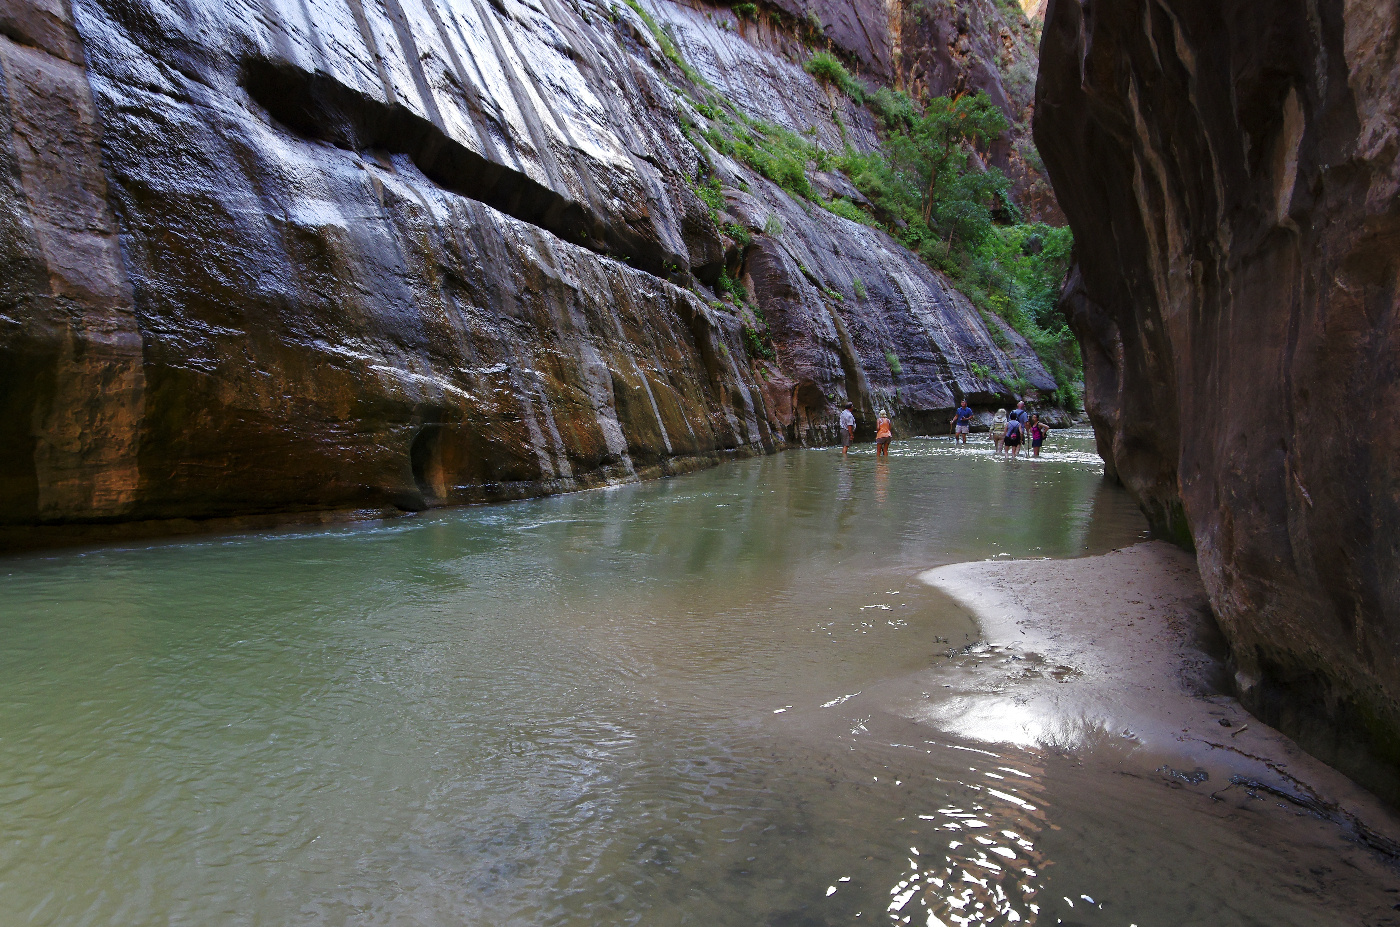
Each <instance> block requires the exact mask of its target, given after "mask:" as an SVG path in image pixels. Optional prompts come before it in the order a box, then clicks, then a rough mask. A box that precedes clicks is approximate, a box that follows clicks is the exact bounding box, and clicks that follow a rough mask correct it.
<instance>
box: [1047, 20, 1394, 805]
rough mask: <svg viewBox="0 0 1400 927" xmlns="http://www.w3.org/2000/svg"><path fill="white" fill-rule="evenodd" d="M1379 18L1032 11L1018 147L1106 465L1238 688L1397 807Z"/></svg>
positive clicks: (1383, 36)
mask: <svg viewBox="0 0 1400 927" xmlns="http://www.w3.org/2000/svg"><path fill="white" fill-rule="evenodd" d="M1398 36H1400V13H1397V10H1396V7H1395V5H1394V4H1389V3H1378V2H1364V0H1359V2H1346V3H1343V2H1326V3H1320V4H1307V3H1302V2H1280V3H1274V4H1269V5H1268V6H1267V7H1264V6H1257V7H1256V6H1249V5H1238V4H1237V5H1221V4H1218V3H1210V2H1193V0H1172V2H1165V3H1157V4H1148V3H1141V2H1124V3H1114V4H1103V3H1100V4H1093V5H1092V7H1091V6H1089V5H1087V4H1080V3H1078V2H1069V0H1059V2H1052V3H1051V4H1050V6H1049V10H1048V14H1047V22H1046V26H1045V35H1044V40H1043V43H1042V54H1043V57H1042V65H1041V74H1040V83H1039V88H1038V92H1037V103H1036V126H1035V132H1036V139H1037V141H1038V143H1039V146H1040V150H1041V153H1042V155H1043V156H1044V159H1045V162H1046V164H1047V165H1048V167H1049V170H1050V174H1051V176H1052V178H1053V179H1054V183H1055V191H1056V194H1057V196H1058V198H1059V202H1060V204H1061V205H1062V206H1063V208H1064V210H1065V212H1066V214H1067V216H1068V217H1069V220H1070V224H1071V226H1072V227H1073V229H1074V232H1075V238H1076V252H1077V255H1078V259H1079V266H1078V268H1077V269H1076V270H1075V271H1074V273H1073V275H1072V278H1071V280H1070V283H1069V285H1068V286H1067V288H1066V291H1065V294H1064V299H1065V301H1066V305H1067V308H1068V310H1069V313H1070V315H1071V318H1072V324H1073V326H1074V328H1075V330H1076V332H1077V334H1078V335H1079V337H1080V339H1081V343H1082V345H1083V350H1084V360H1085V368H1086V370H1085V373H1086V385H1087V405H1088V409H1089V412H1090V415H1091V417H1092V419H1093V422H1094V425H1095V430H1096V432H1097V433H1098V436H1099V446H1100V450H1101V452H1102V453H1103V456H1104V458H1105V460H1106V461H1108V464H1109V467H1110V469H1111V470H1112V471H1113V472H1114V473H1116V474H1117V476H1118V477H1119V478H1121V479H1122V481H1123V482H1124V484H1125V485H1126V486H1127V487H1128V488H1129V489H1130V490H1131V491H1132V492H1133V493H1134V495H1135V496H1136V497H1137V498H1138V499H1139V501H1140V502H1141V504H1142V505H1143V508H1144V509H1145V510H1146V511H1147V512H1148V514H1149V517H1150V518H1151V519H1152V521H1153V522H1154V523H1155V524H1156V526H1157V527H1158V529H1159V530H1161V531H1163V532H1165V533H1168V534H1171V535H1174V536H1176V537H1178V538H1180V539H1182V540H1188V541H1190V542H1191V543H1193V544H1194V546H1195V548H1196V551H1197V559H1198V562H1199V565H1200V569H1201V574H1202V577H1203V579H1204V581H1205V587H1206V590H1207V592H1208V593H1209V596H1210V600H1211V605H1212V607H1213V609H1214V611H1215V614H1216V615H1217V616H1218V618H1219V619H1220V622H1221V625H1222V628H1223V629H1224V631H1225V633H1226V635H1227V636H1228V638H1229V640H1230V644H1231V650H1232V654H1233V658H1234V660H1235V662H1236V665H1237V669H1238V674H1237V681H1238V683H1239V687H1240V691H1241V695H1242V698H1243V700H1244V701H1245V703H1246V704H1247V705H1248V706H1249V707H1250V708H1251V710H1253V711H1255V712H1256V713H1257V714H1259V715H1260V716H1261V717H1263V718H1264V719H1265V720H1266V721H1268V722H1269V723H1270V724H1272V725H1274V726H1276V727H1278V728H1280V729H1282V730H1284V731H1286V732H1288V733H1290V734H1292V735H1294V736H1295V737H1296V738H1297V739H1298V741H1299V742H1300V743H1301V744H1302V745H1304V746H1305V747H1306V748H1307V749H1308V750H1310V751H1312V752H1313V753H1314V754H1316V755H1317V756H1319V757H1321V758H1323V759H1326V760H1327V761H1329V762H1332V763H1335V764H1336V765H1338V766H1339V767H1340V768H1342V769H1344V770H1346V771H1348V772H1349V773H1351V774H1352V775H1354V776H1355V777H1356V778H1357V779H1358V780H1359V781H1361V782H1363V783H1365V784H1367V785H1368V786H1370V787H1371V788H1373V789H1375V790H1376V791H1377V792H1378V793H1379V794H1381V795H1382V796H1385V797H1387V798H1388V799H1390V800H1391V801H1397V800H1400V595H1397V591H1400V590H1398V589H1397V582H1398V580H1397V575H1400V574H1397V567H1400V547H1397V538H1400V496H1397V493H1396V487H1397V486H1400V474H1397V471H1396V460H1397V459H1400V453H1398V452H1400V433H1397V431H1396V429H1395V428H1394V426H1393V424H1392V423H1391V422H1390V419H1391V418H1392V414H1391V409H1393V407H1394V406H1395V403H1396V399H1397V383H1398V382H1400V381H1398V380H1397V378H1396V376H1395V364H1396V358H1397V357H1398V356H1400V342H1397V329H1396V318H1397V309H1400V302H1397V289H1396V283H1397V272H1400V258H1398V257H1397V254H1400V252H1397V250H1396V248H1395V242H1396V240H1397V238H1400V196H1398V195H1397V194H1400V168H1397V165H1400V159H1397V151H1400V148H1397V137H1398V136H1397V130H1396V125H1397V115H1400V113H1397V107H1400V102H1397V101H1400V94H1397V92H1396V90H1395V87H1396V78H1397V77H1400V55H1398V54H1397V49H1398V48H1400V39H1397V37H1398Z"/></svg>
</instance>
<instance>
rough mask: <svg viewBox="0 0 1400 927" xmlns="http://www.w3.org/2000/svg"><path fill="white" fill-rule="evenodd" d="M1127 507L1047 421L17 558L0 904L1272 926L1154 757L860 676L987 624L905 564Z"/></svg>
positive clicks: (1237, 862) (4, 643)
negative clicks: (398, 512)
mask: <svg viewBox="0 0 1400 927" xmlns="http://www.w3.org/2000/svg"><path fill="white" fill-rule="evenodd" d="M983 440H985V439H983ZM1144 527H1145V526H1144V523H1143V520H1142V518H1141V516H1140V515H1139V514H1138V513H1137V511H1136V509H1135V508H1134V506H1133V505H1132V503H1131V502H1130V500H1128V499H1127V497H1126V496H1125V494H1124V493H1123V492H1122V491H1121V490H1118V489H1116V488H1114V487H1112V486H1110V485H1107V484H1106V483H1105V482H1104V480H1103V478H1102V469H1101V463H1100V462H1099V460H1098V457H1097V455H1095V454H1094V453H1093V445H1092V436H1091V435H1089V434H1088V433H1087V432H1057V433H1056V436H1055V438H1054V439H1053V440H1052V442H1051V444H1050V447H1049V449H1048V450H1047V452H1046V455H1045V457H1044V458H1043V459H1041V460H1039V461H1026V460H1022V461H1017V462H1006V461H998V460H993V459H992V457H991V455H990V454H989V453H988V452H987V451H986V448H985V445H984V444H975V445H973V446H970V447H968V448H958V447H956V446H955V445H953V444H952V443H951V442H950V441H949V440H947V439H923V440H911V441H904V442H899V443H897V444H896V445H895V448H894V450H893V452H892V453H891V455H890V457H889V458H888V459H887V460H877V459H876V458H875V457H874V456H873V455H872V454H871V453H870V452H869V450H868V449H866V448H860V449H857V452H856V453H853V454H852V455H851V456H850V457H849V458H844V459H843V457H842V456H841V454H840V452H839V451H833V450H796V451H790V452H787V453H783V454H780V455H777V456H774V457H769V458H762V459H753V460H746V461H739V462H736V463H733V464H729V465H726V466H723V467H720V468H717V469H714V470H709V471H706V472H702V473H697V474H692V475H688V476H685V477H681V478H676V479H671V480H664V481H660V482H654V483H647V484H631V485H626V486H621V487H617V488H612V489H607V490H600V491H593V492H587V493H578V494H573V495H566V496H557V497H553V498H547V499H539V500H533V501H527V502H519V503H511V504H505V505H498V506H488V507H478V508H465V509H457V510H450V511H438V512H434V513H428V514H424V515H420V516H416V517H412V518H405V519H402V520H397V521H389V522H376V523H361V524H347V525H341V526H336V527H331V528H317V529H315V530H283V531H274V532H264V533H256V534H243V535H237V536H220V537H205V538H198V539H194V540H189V539H186V540H179V541H172V542H165V543H156V544H149V543H143V544H141V545H140V546H126V547H120V546H110V547H105V548H101V549H88V550H72V551H62V552H57V553H48V554H42V555H25V556H13V557H9V558H6V559H4V560H3V561H0V704H3V705H4V712H3V715H0V808H3V813H4V818H3V821H4V840H3V841H0V924H4V925H10V924H35V925H41V924H54V925H69V924H89V923H91V924H132V925H138V924H139V925H149V924H200V925H253V924H268V925H272V924H291V923H296V924H376V925H378V924H385V925H388V924H393V925H398V924H404V925H407V924H415V925H448V924H451V925H508V924H509V925H514V924H519V925H535V924H666V925H670V924H697V925H731V924H732V925H755V924H773V925H826V924H860V923H875V922H878V923H911V922H912V923H916V924H921V925H922V924H925V923H928V924H934V923H935V922H937V923H943V924H948V925H952V924H960V925H974V924H976V925H981V924H1010V923H1021V924H1026V923H1047V924H1055V923H1059V922H1061V921H1063V922H1064V923H1081V924H1100V923H1102V924H1116V925H1122V927H1128V925H1129V924H1138V925H1140V927H1147V925H1149V924H1157V923H1188V922H1200V923H1207V922H1209V923H1216V924H1230V923H1291V922H1292V921H1290V920H1289V919H1288V918H1289V917H1290V916H1291V915H1290V913H1289V912H1290V911H1293V910H1294V909H1293V908H1291V907H1290V904H1291V901H1290V898H1291V895H1290V892H1289V891H1288V890H1287V886H1286V885H1281V884H1276V883H1277V880H1276V879H1274V880H1273V881H1271V879H1273V877H1271V876H1269V875H1268V873H1269V872H1270V870H1271V866H1272V864H1271V863H1270V861H1269V860H1268V859H1260V858H1259V855H1258V851H1257V848H1254V847H1250V846H1248V844H1247V841H1245V840H1243V839H1242V838H1240V837H1238V836H1236V835H1234V834H1233V833H1232V832H1231V831H1230V830H1229V828H1228V824H1226V823H1221V824H1219V825H1218V826H1217V827H1216V831H1209V830H1205V831H1202V830H1200V827H1201V826H1202V825H1200V824H1199V822H1197V823H1193V824H1191V825H1190V826H1187V825H1186V824H1185V823H1182V822H1177V823H1173V822H1172V820H1171V813H1170V808H1169V806H1167V805H1160V806H1158V805H1154V804H1153V803H1154V802H1158V801H1166V800H1167V799H1164V798H1154V797H1152V796H1154V795H1157V793H1163V792H1165V791H1166V790H1164V789H1162V788H1161V787H1160V785H1159V784H1151V789H1153V790H1155V791H1153V792H1151V793H1150V794H1148V797H1147V798H1145V799H1144V798H1142V797H1141V796H1136V797H1133V796H1128V797H1125V796H1122V795H1118V794H1117V793H1114V795H1117V797H1114V796H1113V795H1109V796H1107V797H1105V796H1103V795H1100V796H1097V797H1096V796H1095V795H1094V792H1093V790H1090V791H1089V792H1087V793H1086V792H1084V791H1083V790H1078V791H1076V790H1074V789H1068V788H1060V787H1059V786H1058V785H1057V782H1058V781H1059V780H1058V779H1057V778H1056V774H1055V773H1054V772H1053V770H1052V769H1051V766H1052V765H1053V764H1052V763H1051V762H1050V759H1052V758H1050V757H1048V756H1047V755H1046V754H1043V753H1038V752H1036V751H1034V750H1018V749H1014V748H1009V747H1008V748H996V747H989V746H988V745H985V744H975V743H971V742H962V741H959V740H957V739H956V738H953V737H951V736H948V735H943V734H939V733H938V732H937V731H934V730H930V729H926V728H922V727H920V726H919V725H916V724H914V723H913V722H909V721H904V720H901V719H900V717H899V714H898V712H895V711H891V710H889V706H887V705H882V704H879V703H877V702H872V701H871V700H870V697H869V696H868V695H864V693H866V692H867V691H868V690H870V689H872V687H875V686H877V685H878V684H880V683H881V682H882V681H887V680H890V679H894V678H897V677H901V676H907V675H908V674H910V673H913V672H915V671H918V670H926V669H927V668H928V667H929V666H930V665H931V664H932V663H934V661H935V660H936V659H937V658H938V657H939V656H940V655H942V654H945V653H946V652H948V651H956V650H958V649H959V648H966V647H968V646H969V645H973V644H975V643H976V641H977V639H978V629H977V626H976V625H975V623H974V622H973V621H972V619H971V618H970V617H969V616H968V615H967V613H966V612H965V611H964V610H963V609H961V608H959V607H957V606H956V605H955V604H954V603H953V602H952V601H951V600H949V599H947V598H945V597H944V596H943V595H942V594H941V593H938V592H937V591H935V590H932V589H929V588H926V587H924V586H922V585H921V584H920V583H919V582H918V581H917V579H916V577H917V575H918V574H919V572H920V571H922V570H925V569H927V568H929V567H931V566H935V565H938V564H943V563H952V562H958V561H963V560H977V559H987V558H997V557H1001V558H1038V557H1046V558H1066V557H1074V556H1079V555H1084V554H1092V553H1098V552H1103V551H1106V550H1109V549H1112V548H1116V547H1121V546H1123V545H1125V544H1129V543H1132V542H1134V541H1135V540H1137V539H1139V538H1141V537H1143V536H1145V535H1144ZM1046 569H1047V570H1050V569H1054V565H1053V564H1052V563H1047V564H1046ZM1124 809H1128V810H1127V811H1124ZM1204 826H1205V827H1207V828H1209V827H1210V826H1211V825H1209V824H1208V823H1207V824H1206V825H1204ZM1202 839H1208V840H1210V841H1213V843H1212V846H1213V847H1214V849H1213V851H1212V852H1211V853H1210V854H1202V853H1201V852H1200V841H1201V840H1202ZM1222 867H1223V869H1224V871H1226V872H1227V873H1229V874H1230V877H1229V878H1227V879H1221V878H1220V874H1221V872H1222ZM1242 885H1245V886H1247V887H1246V888H1241V886H1242ZM1207 915H1210V916H1209V917H1207ZM1198 916H1199V917H1206V918H1207V919H1205V920H1199V921H1197V920H1193V918H1195V917H1198ZM1256 916H1257V917H1258V918H1259V919H1258V920H1255V919H1254V918H1255V917H1256ZM1164 917H1165V918H1166V919H1164ZM930 918H932V919H930ZM1307 922H1308V923H1318V922H1319V921H1313V920H1309V921H1307Z"/></svg>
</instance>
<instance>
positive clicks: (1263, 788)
mask: <svg viewBox="0 0 1400 927" xmlns="http://www.w3.org/2000/svg"><path fill="white" fill-rule="evenodd" d="M921 579H922V580H923V581H924V582H926V583H927V584H929V585H931V586H933V587H935V588H938V589H940V590H942V591H944V592H945V593H947V594H948V595H949V596H951V597H952V598H953V599H954V600H956V601H957V602H958V603H960V604H961V605H963V606H964V607H965V608H967V609H968V610H969V612H971V614H972V616H973V617H974V618H975V619H976V621H977V622H978V624H979V626H980V628H981V630H982V634H983V640H982V641H981V642H978V643H977V644H974V645H972V646H968V647H963V648H959V649H950V650H949V651H948V652H947V653H946V655H945V656H944V657H943V659H941V660H940V661H939V665H938V666H937V667H935V668H933V669H931V670H930V672H929V673H928V674H921V675H922V677H923V678H922V679H921V680H920V683H921V684H922V685H923V686H924V687H925V688H926V689H928V688H935V687H936V689H941V690H942V691H934V692H925V693H924V696H925V697H923V698H920V699H910V700H909V701H908V702H907V703H906V704H908V705H910V706H912V707H909V708H908V709H907V710H906V712H905V714H906V717H909V718H911V719H912V720H915V721H918V722H920V723H922V724H927V725H930V726H934V727H937V728H939V729H942V730H944V731H947V732H949V733H954V734H957V735H959V736H962V737H966V738H970V739H973V740H979V741H982V742H985V743H988V744H1013V745H1016V746H1018V747H1021V748H1023V749H1028V750H1032V751H1038V752H1042V753H1043V754H1044V755H1045V757H1046V767H1047V774H1049V775H1050V777H1051V778H1054V779H1057V780H1059V781H1060V785H1061V786H1062V787H1067V788H1068V790H1069V791H1070V792H1073V791H1076V789H1077V790H1078V791H1079V792H1080V793H1081V797H1082V798H1083V799H1084V806H1085V808H1086V809H1092V807H1093V806H1094V805H1095V803H1096V802H1105V803H1108V804H1112V805H1114V806H1121V805H1122V804H1123V802H1124V801H1125V800H1130V801H1136V802H1138V803H1139V804H1140V807H1141V808H1142V810H1143V813H1144V814H1145V815H1148V814H1150V816H1152V817H1153V818H1155V819H1161V818H1162V817H1164V816H1172V815H1180V816H1182V817H1183V819H1184V820H1183V829H1184V830H1185V831H1186V832H1187V833H1189V832H1190V827H1189V823H1186V820H1185V819H1189V816H1191V815H1197V814H1202V815H1209V816H1211V817H1213V818H1216V819H1222V818H1223V819H1226V820H1227V821H1228V826H1229V827H1230V828H1231V829H1232V830H1233V831H1234V832H1235V833H1237V834H1238V836H1239V837H1240V838H1241V839H1242V840H1244V841H1247V842H1248V843H1249V844H1251V845H1254V846H1257V847H1260V848H1261V855H1265V856H1270V855H1271V856H1273V857H1276V864H1275V866H1274V867H1273V870H1272V871H1274V872H1276V873H1277V878H1278V879H1280V880H1281V884H1283V885H1284V886H1285V888H1286V889H1287V890H1290V891H1294V892H1296V893H1297V894H1298V897H1299V898H1300V899H1306V900H1308V901H1309V902H1310V903H1320V904H1321V905H1322V907H1323V908H1325V909H1326V910H1327V911H1328V913H1329V914H1330V915H1336V917H1337V921H1336V922H1337V923H1358V924H1359V923H1365V924H1400V910H1397V905H1400V817H1397V816H1396V815H1395V814H1394V813H1393V812H1391V811H1390V810H1388V809H1387V808H1386V807H1385V806H1383V805H1382V804H1381V803H1380V802H1379V801H1378V800H1377V799H1375V798H1374V797H1373V796H1372V795H1370V793H1368V792H1366V791H1364V790H1363V789H1361V788H1360V787H1358V786H1356V785H1355V784H1354V783H1352V782H1351V781H1350V780H1348V779H1347V778H1346V777H1344V776H1342V775H1341V774H1340V773H1338V772H1336V771H1335V770H1333V769H1331V768H1330V767H1327V766H1325V765H1323V764H1322V763H1320V762H1318V761H1317V760H1315V759H1313V758H1312V757H1310V756H1308V755H1307V754H1306V753H1304V752H1303V751H1302V750H1301V749H1299V747H1298V746H1297V745H1296V744H1295V743H1293V741H1292V740H1290V739H1289V738H1288V737H1286V736H1284V735H1283V734H1281V733H1279V732H1278V731H1276V730H1274V729H1273V728H1270V727H1268V726H1267V725H1265V724H1263V723H1261V722H1260V721H1258V720H1257V719H1255V718H1254V717H1252V716H1251V715H1250V714H1249V713H1248V712H1247V711H1245V710H1244V709H1243V707H1242V706H1241V705H1240V703H1239V702H1238V701H1237V700H1236V699H1234V698H1233V697H1231V696H1229V695H1228V694H1224V693H1226V692H1227V691H1228V675H1227V670H1226V665H1225V655H1226V654H1225V650H1224V645H1223V641H1222V640H1221V639H1220V636H1219V632H1218V630H1217V629H1216V628H1215V625H1214V622H1213V620H1212V619H1211V617H1210V613H1209V609H1208V606H1207V604H1206V598H1205V594H1204V590H1203V589H1202V588H1201V585H1200V580H1199V578H1198V575H1197V573H1196V569H1195V562H1194V558H1193V557H1191V556H1190V555H1189V554H1186V553H1184V552H1182V551H1180V550H1179V549H1177V548H1175V547H1173V546H1171V545H1168V544H1165V543H1162V542H1147V543H1142V544H1137V545H1134V546H1132V547H1128V548H1124V549H1122V550H1117V551H1113V552H1112V553H1108V554H1105V555H1102V556H1097V557H1086V558H1083V559H1076V560H1021V561H987V562H978V563H960V564H953V565H950V566H944V567H939V568H937V569H933V570H929V571H927V572H926V573H924V574H923V575H922V576H921ZM1134 795H1136V796H1137V797H1136V798H1133V796H1134ZM1264 848H1267V850H1265V849H1264Z"/></svg>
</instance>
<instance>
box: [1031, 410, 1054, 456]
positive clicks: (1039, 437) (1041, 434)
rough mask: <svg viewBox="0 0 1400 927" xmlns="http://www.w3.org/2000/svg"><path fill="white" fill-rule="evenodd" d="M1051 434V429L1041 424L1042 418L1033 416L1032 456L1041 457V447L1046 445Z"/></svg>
mask: <svg viewBox="0 0 1400 927" xmlns="http://www.w3.org/2000/svg"><path fill="white" fill-rule="evenodd" d="M1048 434H1050V429H1048V428H1046V427H1045V426H1044V425H1042V424H1040V416H1039V415H1032V416H1031V456H1032V457H1039V456H1040V446H1041V445H1042V444H1044V443H1045V437H1046V436H1047V435H1048Z"/></svg>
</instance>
